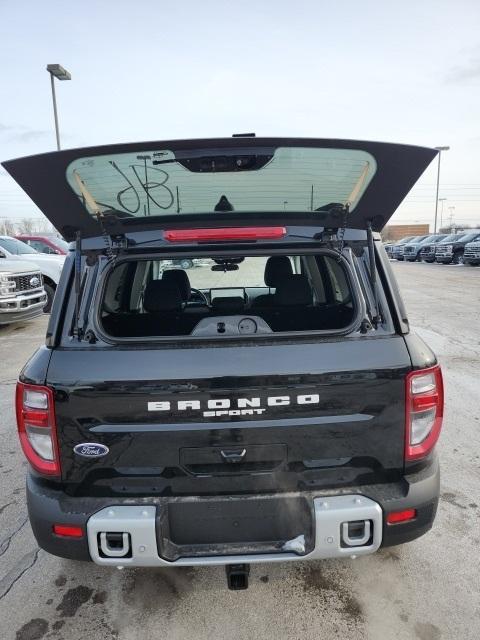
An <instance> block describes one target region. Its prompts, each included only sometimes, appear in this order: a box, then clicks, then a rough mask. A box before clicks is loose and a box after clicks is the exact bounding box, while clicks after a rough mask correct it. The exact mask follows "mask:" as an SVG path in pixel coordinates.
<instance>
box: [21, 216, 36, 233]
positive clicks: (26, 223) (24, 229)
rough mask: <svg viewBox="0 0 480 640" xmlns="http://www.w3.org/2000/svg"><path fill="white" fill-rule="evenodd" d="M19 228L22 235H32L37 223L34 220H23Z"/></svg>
mask: <svg viewBox="0 0 480 640" xmlns="http://www.w3.org/2000/svg"><path fill="white" fill-rule="evenodd" d="M18 226H19V230H20V233H32V232H33V229H34V226H35V223H34V221H33V220H32V218H23V219H22V221H21V222H20V223H19V225H18Z"/></svg>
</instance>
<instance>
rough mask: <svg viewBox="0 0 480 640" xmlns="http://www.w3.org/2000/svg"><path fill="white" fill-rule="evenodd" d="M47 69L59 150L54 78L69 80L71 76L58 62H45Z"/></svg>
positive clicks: (58, 141) (58, 148)
mask: <svg viewBox="0 0 480 640" xmlns="http://www.w3.org/2000/svg"><path fill="white" fill-rule="evenodd" d="M47 71H48V73H49V74H50V81H51V84H52V101H53V117H54V119H55V136H56V138H57V150H58V151H60V131H59V128H58V112H57V99H56V96H55V78H57V80H71V79H72V76H71V75H70V73H69V72H68V71H67V70H66V69H64V68H63V67H62V66H60V65H59V64H47Z"/></svg>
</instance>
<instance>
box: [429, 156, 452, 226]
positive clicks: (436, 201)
mask: <svg viewBox="0 0 480 640" xmlns="http://www.w3.org/2000/svg"><path fill="white" fill-rule="evenodd" d="M435 149H437V151H438V169H437V193H436V196H435V224H434V226H433V233H437V213H438V190H439V188H440V158H441V156H442V151H448V150H449V149H450V147H435Z"/></svg>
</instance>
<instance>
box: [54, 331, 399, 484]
mask: <svg viewBox="0 0 480 640" xmlns="http://www.w3.org/2000/svg"><path fill="white" fill-rule="evenodd" d="M410 368H411V365H410V358H409V355H408V352H407V349H406V346H405V342H404V340H403V338H401V337H400V336H390V337H385V338H370V339H368V338H367V339H366V338H353V337H352V338H348V339H343V340H338V341H334V340H332V341H322V342H320V341H317V342H311V343H309V342H303V343H301V342H298V343H296V344H281V343H279V344H275V345H258V344H257V345H255V346H242V347H238V346H236V347H230V346H218V347H206V346H202V347H196V348H181V347H180V348H177V349H171V348H150V347H148V348H142V347H139V346H136V347H114V348H109V349H102V348H99V349H96V348H94V347H92V348H89V349H63V348H59V349H56V350H55V351H54V352H53V354H52V358H51V362H50V366H49V370H48V384H49V386H52V387H53V388H54V389H55V391H56V395H55V397H56V416H57V426H58V435H59V441H60V450H61V459H62V474H63V481H64V482H65V483H67V485H69V486H70V487H71V489H72V490H75V491H76V492H77V493H83V494H86V495H89V494H102V493H104V494H106V495H110V494H112V493H114V494H115V493H121V494H127V495H128V494H135V495H143V494H144V495H152V494H159V495H201V494H215V493H244V492H260V491H285V490H292V489H294V490H301V489H302V488H303V489H308V488H315V487H324V486H329V485H335V486H339V485H340V486H341V485H342V484H355V483H360V484H361V483H367V482H368V483H370V482H374V481H376V482H381V481H382V480H386V479H387V478H390V479H391V478H392V476H395V475H400V474H401V472H402V469H403V446H404V445H403V442H404V429H403V424H404V376H405V374H406V373H407V372H408V371H409V370H410ZM80 375H81V379H79V376H80ZM246 400H248V402H247V403H246ZM209 401H210V402H211V403H212V402H213V405H215V407H216V408H212V406H210V407H209V405H208V403H209ZM179 402H180V403H186V404H180V405H179V404H178V403H179ZM149 403H153V404H150V409H152V408H154V409H155V410H149ZM198 403H200V408H198V406H199V405H198ZM228 404H229V405H230V406H229V407H227V405H228ZM239 406H240V407H245V406H247V410H246V413H245V412H242V411H240V410H239V408H238V407H239ZM252 406H253V409H252ZM179 407H180V408H179ZM226 407H227V408H226ZM250 410H251V411H252V413H250ZM212 414H213V415H212ZM82 442H98V443H102V444H104V445H106V446H107V447H109V453H108V454H107V455H106V456H105V457H101V458H96V459H90V458H82V457H80V456H78V455H76V454H74V452H73V448H74V446H75V445H77V444H79V443H82ZM243 450H245V453H244V454H243V457H242V455H241V454H242V452H243ZM196 452H197V453H198V455H196ZM230 454H233V457H235V456H237V457H238V456H241V459H240V460H239V461H237V462H233V463H232V462H228V461H226V456H228V455H230Z"/></svg>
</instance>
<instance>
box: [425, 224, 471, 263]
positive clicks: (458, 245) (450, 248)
mask: <svg viewBox="0 0 480 640" xmlns="http://www.w3.org/2000/svg"><path fill="white" fill-rule="evenodd" d="M479 238H480V231H479V230H478V229H476V230H472V231H467V232H465V233H464V234H463V235H461V236H460V237H459V238H457V239H456V240H452V241H451V242H446V241H444V242H441V243H440V244H439V245H438V246H437V248H436V250H435V261H436V262H441V263H443V264H463V254H464V251H465V245H467V244H468V243H469V242H475V241H476V240H478V239H479Z"/></svg>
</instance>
